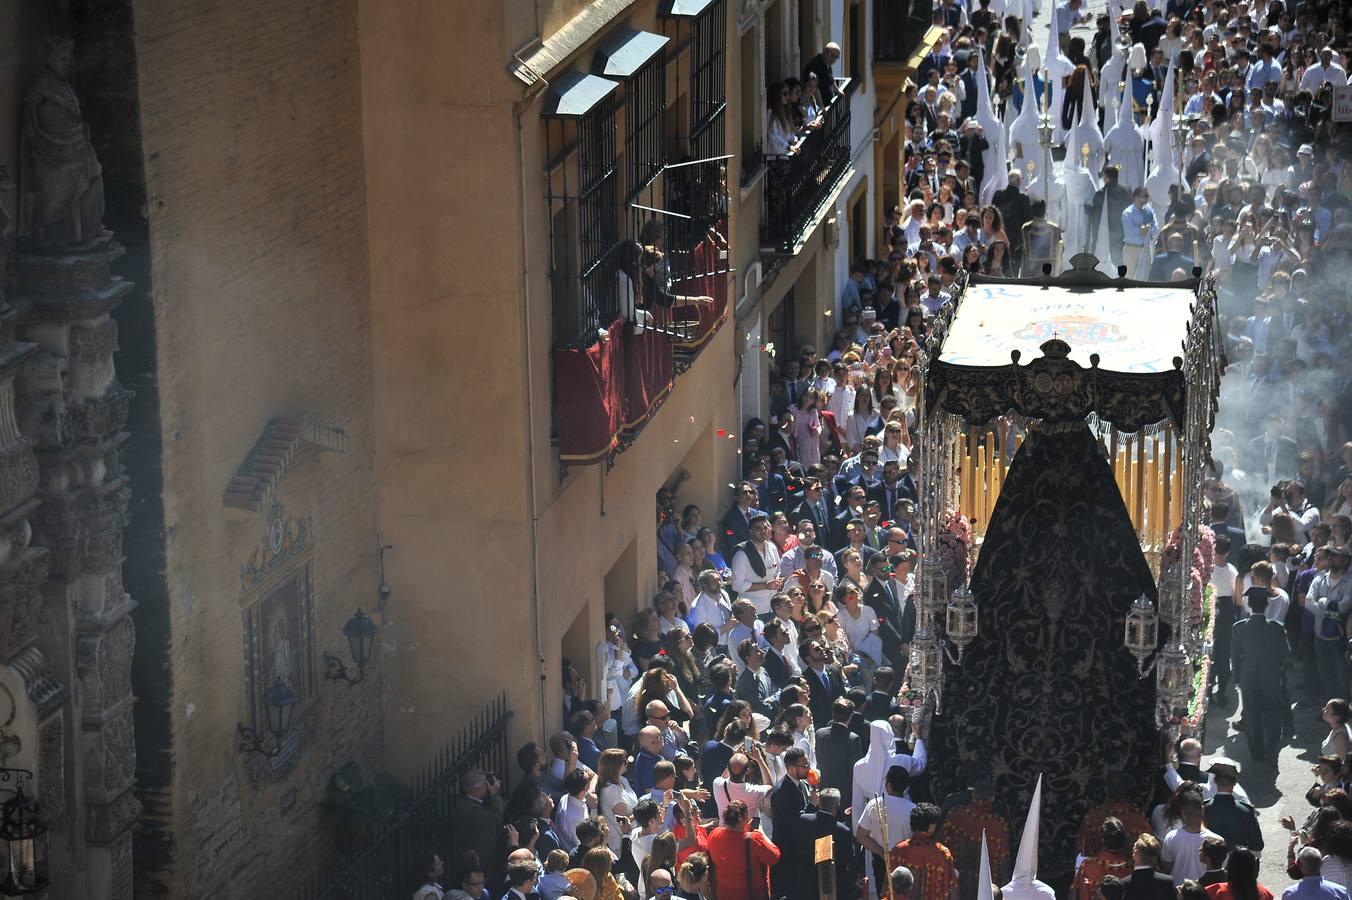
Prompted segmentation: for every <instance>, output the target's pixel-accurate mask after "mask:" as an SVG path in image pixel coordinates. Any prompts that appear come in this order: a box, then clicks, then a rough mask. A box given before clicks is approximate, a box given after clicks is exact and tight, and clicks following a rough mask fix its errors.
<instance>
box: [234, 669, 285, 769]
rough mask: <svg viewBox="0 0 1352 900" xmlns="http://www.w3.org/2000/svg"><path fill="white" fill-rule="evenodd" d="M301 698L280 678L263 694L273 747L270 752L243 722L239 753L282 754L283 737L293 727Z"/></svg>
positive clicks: (256, 733) (254, 732)
mask: <svg viewBox="0 0 1352 900" xmlns="http://www.w3.org/2000/svg"><path fill="white" fill-rule="evenodd" d="M299 702H300V698H299V697H297V696H296V692H295V691H293V690H291V688H290V687H288V686H287V684H286V682H284V681H282V679H280V678H278V679H277V683H276V684H274V685H273V686H272V687H270V688H268V689H267V690H266V691H264V692H263V710H264V712H265V714H266V715H267V717H268V731H270V732H272V736H273V738H274V740H273V747H272V749H271V750H268V749H267V748H265V747H264V746H263V741H262V739H261V738H260V737H259V734H258V732H257V731H255V730H254V729H252V728H250V727H248V726H247V725H245V724H244V723H243V722H241V723H239V752H240V753H245V754H248V753H261V754H262V755H263V756H268V757H272V756H276V755H277V754H278V753H281V752H282V735H284V734H286V730H287V729H288V728H290V727H291V712H292V710H293V709H294V708H295V706H296V704H297V703H299Z"/></svg>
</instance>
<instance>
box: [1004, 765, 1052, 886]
mask: <svg viewBox="0 0 1352 900" xmlns="http://www.w3.org/2000/svg"><path fill="white" fill-rule="evenodd" d="M1041 819H1042V776H1041V775H1038V777H1037V786H1036V787H1034V788H1033V800H1032V802H1031V803H1029V804H1028V818H1027V819H1025V820H1024V823H1023V837H1021V838H1020V839H1019V855H1018V856H1016V857H1015V858H1014V878H1013V880H1012V881H1010V882H1009V884H1007V885H1005V886H1004V887H1003V888H1001V891H1002V892H1003V893H1004V896H1005V898H1006V900H1054V898H1055V897H1056V892H1055V891H1053V890H1052V889H1051V888H1050V887H1048V886H1047V885H1045V884H1043V883H1042V882H1040V881H1038V880H1037V840H1038V831H1039V828H1038V825H1039V824H1040V821H1041Z"/></svg>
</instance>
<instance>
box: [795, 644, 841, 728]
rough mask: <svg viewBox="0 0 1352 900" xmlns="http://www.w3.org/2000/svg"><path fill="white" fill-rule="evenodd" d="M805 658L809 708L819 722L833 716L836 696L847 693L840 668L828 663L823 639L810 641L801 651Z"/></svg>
mask: <svg viewBox="0 0 1352 900" xmlns="http://www.w3.org/2000/svg"><path fill="white" fill-rule="evenodd" d="M799 655H800V656H801V657H802V660H803V677H804V678H805V679H807V689H808V703H807V706H808V709H810V710H812V718H813V720H814V721H817V722H825V721H827V720H828V719H830V718H831V707H832V704H834V703H835V702H836V698H837V697H840V696H843V695H844V693H845V683H844V682H843V681H842V680H841V677H840V669H838V668H836V667H835V666H829V665H827V664H826V660H827V654H826V647H825V645H823V644H822V642H821V641H808V642H807V643H805V644H803V647H802V649H801V651H800V653H799Z"/></svg>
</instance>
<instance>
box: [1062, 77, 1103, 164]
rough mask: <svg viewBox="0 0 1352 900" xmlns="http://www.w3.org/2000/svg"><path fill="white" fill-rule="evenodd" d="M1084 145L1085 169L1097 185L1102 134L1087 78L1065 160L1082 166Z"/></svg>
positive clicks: (1101, 156)
mask: <svg viewBox="0 0 1352 900" xmlns="http://www.w3.org/2000/svg"><path fill="white" fill-rule="evenodd" d="M1085 144H1088V145H1089V165H1088V166H1087V167H1086V168H1088V169H1089V172H1090V173H1091V174H1092V175H1094V176H1095V178H1094V180H1095V182H1096V183H1097V181H1098V178H1097V176H1098V173H1099V172H1101V171H1103V132H1101V131H1099V126H1098V115H1097V110H1096V109H1095V107H1094V92H1093V90H1092V89H1090V87H1089V79H1088V78H1086V79H1085V80H1084V90H1083V91H1082V92H1081V94H1080V113H1079V115H1078V116H1077V117H1076V119H1075V125H1074V127H1072V128H1071V130H1070V136H1069V140H1067V141H1066V159H1067V160H1071V159H1072V158H1073V159H1074V162H1073V163H1072V164H1073V165H1075V166H1083V163H1084V159H1083V156H1082V155H1081V148H1083V147H1084V145H1085ZM1096 186H1097V184H1096Z"/></svg>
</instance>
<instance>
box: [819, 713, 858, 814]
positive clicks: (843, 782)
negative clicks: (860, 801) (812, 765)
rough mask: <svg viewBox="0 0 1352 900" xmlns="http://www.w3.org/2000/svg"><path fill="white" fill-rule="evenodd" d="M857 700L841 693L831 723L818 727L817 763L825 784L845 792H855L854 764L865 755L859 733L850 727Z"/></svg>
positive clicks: (842, 793)
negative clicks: (854, 700) (845, 696)
mask: <svg viewBox="0 0 1352 900" xmlns="http://www.w3.org/2000/svg"><path fill="white" fill-rule="evenodd" d="M853 717H854V704H853V703H851V702H850V701H849V700H847V699H845V698H844V697H837V698H836V699H835V701H834V702H833V703H832V704H831V723H830V724H829V725H824V726H822V727H821V728H818V729H817V765H819V766H820V767H821V773H822V774H821V784H822V786H823V787H829V788H835V789H836V790H838V791H840V793H841V796H844V797H853V796H854V764H855V763H856V762H858V761H859V759H860V757H862V756H863V755H864V748H863V746H862V745H861V744H860V741H859V735H857V734H855V733H854V732H853V731H851V730H850V719H851V718H853Z"/></svg>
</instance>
